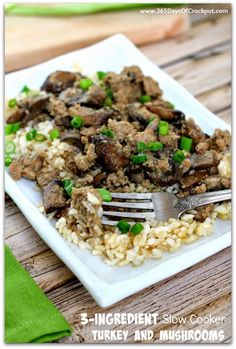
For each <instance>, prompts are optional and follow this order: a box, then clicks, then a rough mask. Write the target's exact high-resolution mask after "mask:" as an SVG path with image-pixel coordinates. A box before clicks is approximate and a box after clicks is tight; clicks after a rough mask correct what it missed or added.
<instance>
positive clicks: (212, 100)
mask: <svg viewBox="0 0 236 349" xmlns="http://www.w3.org/2000/svg"><path fill="white" fill-rule="evenodd" d="M197 99H198V100H199V102H201V103H202V104H203V105H204V106H205V107H206V108H207V109H209V110H211V111H212V112H213V113H216V114H217V115H218V116H219V117H220V118H222V116H221V114H219V112H220V111H222V110H225V109H228V108H230V107H231V86H230V85H224V86H222V87H219V88H216V89H214V90H210V91H207V92H204V93H202V94H200V95H198V96H197Z"/></svg>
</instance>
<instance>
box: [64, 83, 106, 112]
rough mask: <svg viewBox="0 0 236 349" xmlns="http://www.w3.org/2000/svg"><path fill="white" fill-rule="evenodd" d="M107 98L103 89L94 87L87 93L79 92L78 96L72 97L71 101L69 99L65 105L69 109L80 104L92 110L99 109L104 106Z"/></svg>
mask: <svg viewBox="0 0 236 349" xmlns="http://www.w3.org/2000/svg"><path fill="white" fill-rule="evenodd" d="M105 98H106V93H105V91H104V90H103V88H101V87H100V86H97V85H93V86H91V87H90V88H89V90H88V91H86V92H85V93H81V91H78V93H77V94H76V95H74V96H72V97H71V98H70V99H69V98H68V99H67V100H66V101H65V103H66V105H67V106H68V107H71V106H73V105H76V104H80V105H84V106H88V107H92V108H99V107H102V106H103V103H104V101H105Z"/></svg>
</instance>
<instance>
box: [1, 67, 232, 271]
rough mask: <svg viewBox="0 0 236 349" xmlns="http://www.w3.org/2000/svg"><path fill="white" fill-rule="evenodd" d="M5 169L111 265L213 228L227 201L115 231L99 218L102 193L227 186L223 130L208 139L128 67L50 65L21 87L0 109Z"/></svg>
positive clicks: (227, 139) (226, 212)
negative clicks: (36, 87) (87, 72)
mask: <svg viewBox="0 0 236 349" xmlns="http://www.w3.org/2000/svg"><path fill="white" fill-rule="evenodd" d="M5 134H6V143H5V153H6V155H5V165H6V166H7V167H8V169H9V173H10V175H11V177H12V178H13V179H14V180H19V179H20V178H22V177H24V178H27V179H29V180H33V181H35V182H36V183H37V186H38V187H39V188H40V190H41V192H42V203H41V204H40V205H39V206H40V207H39V209H40V211H41V212H43V213H45V214H46V215H48V217H49V218H51V219H52V218H55V220H56V224H55V225H56V228H57V229H58V230H59V232H60V233H61V234H62V235H63V236H64V237H65V238H66V239H68V240H69V241H72V242H73V243H75V244H77V245H78V246H79V247H80V248H88V249H89V250H91V251H92V253H93V254H94V255H101V256H102V257H103V258H104V260H105V262H106V263H108V264H110V265H119V266H121V265H125V264H128V263H132V264H134V265H139V264H140V263H142V262H143V261H144V260H145V259H148V258H160V257H161V256H162V254H163V252H172V251H176V250H177V249H178V248H180V247H181V246H182V245H183V244H186V243H191V242H194V241H196V240H197V239H199V238H200V237H201V236H206V235H209V234H211V233H212V230H213V222H214V220H215V218H216V217H217V216H218V217H219V218H221V219H229V218H230V203H229V202H225V203H223V204H220V205H219V204H215V205H213V204H210V205H206V206H202V207H199V208H197V209H196V210H193V211H190V212H187V213H186V214H184V215H183V216H182V217H181V219H172V218H171V219H169V221H168V222H157V221H155V220H154V219H152V220H147V221H142V220H140V221H138V222H135V223H134V224H130V223H129V222H127V221H126V220H120V221H119V222H118V224H117V226H116V227H110V226H104V225H102V223H101V217H102V212H103V210H102V202H103V201H106V202H110V201H111V200H112V198H111V194H110V193H111V192H154V191H167V192H171V193H174V194H175V195H177V196H179V197H183V196H188V195H194V194H197V193H204V192H206V191H214V190H220V189H226V188H230V187H231V178H230V177H231V170H230V161H231V160H230V143H231V136H230V133H229V131H227V130H220V129H216V130H215V132H214V134H213V135H208V134H206V133H204V131H203V130H202V129H201V128H200V127H199V126H198V125H197V124H196V123H195V121H194V120H193V119H192V118H191V117H188V118H187V117H186V116H185V114H184V113H183V112H182V111H180V110H178V109H176V108H175V106H174V105H173V104H172V103H171V102H170V101H167V100H165V98H164V97H163V91H162V89H161V87H160V86H159V84H158V82H156V81H155V80H154V79H153V78H152V77H150V76H146V75H144V74H143V72H142V71H141V70H140V68H139V67H137V66H130V67H125V68H124V69H123V70H122V71H121V72H120V73H119V74H118V73H115V72H102V71H100V72H97V78H96V79H93V80H92V79H91V78H90V77H87V76H84V75H83V74H81V73H79V72H67V71H56V72H53V73H51V74H50V75H49V76H48V77H46V79H45V81H44V83H43V84H42V86H41V89H40V91H33V90H31V89H30V88H29V87H27V86H24V87H23V88H22V91H21V92H20V93H19V95H18V96H17V97H16V98H13V99H11V100H9V101H8V103H7V108H6V129H5Z"/></svg>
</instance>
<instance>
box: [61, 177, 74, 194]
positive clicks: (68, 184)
mask: <svg viewBox="0 0 236 349" xmlns="http://www.w3.org/2000/svg"><path fill="white" fill-rule="evenodd" d="M62 186H63V189H64V191H65V192H66V194H67V195H68V196H69V197H71V194H72V189H73V182H72V180H70V179H63V181H62Z"/></svg>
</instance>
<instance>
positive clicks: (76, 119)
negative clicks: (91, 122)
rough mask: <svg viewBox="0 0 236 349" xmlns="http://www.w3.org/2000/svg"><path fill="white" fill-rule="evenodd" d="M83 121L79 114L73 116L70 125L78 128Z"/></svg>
mask: <svg viewBox="0 0 236 349" xmlns="http://www.w3.org/2000/svg"><path fill="white" fill-rule="evenodd" d="M83 123H84V121H83V119H82V118H81V117H80V116H79V115H76V116H74V117H73V119H72V120H71V125H72V127H73V128H80V127H82V126H83Z"/></svg>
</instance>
